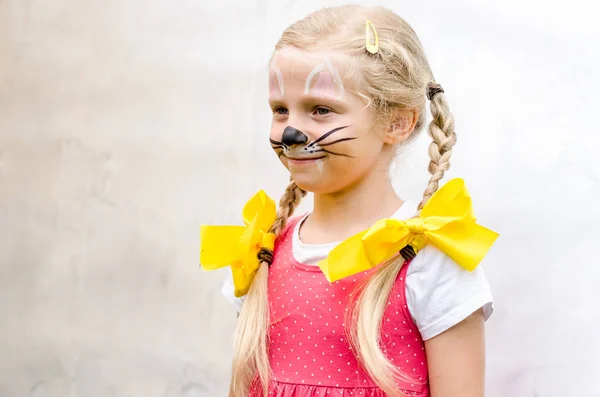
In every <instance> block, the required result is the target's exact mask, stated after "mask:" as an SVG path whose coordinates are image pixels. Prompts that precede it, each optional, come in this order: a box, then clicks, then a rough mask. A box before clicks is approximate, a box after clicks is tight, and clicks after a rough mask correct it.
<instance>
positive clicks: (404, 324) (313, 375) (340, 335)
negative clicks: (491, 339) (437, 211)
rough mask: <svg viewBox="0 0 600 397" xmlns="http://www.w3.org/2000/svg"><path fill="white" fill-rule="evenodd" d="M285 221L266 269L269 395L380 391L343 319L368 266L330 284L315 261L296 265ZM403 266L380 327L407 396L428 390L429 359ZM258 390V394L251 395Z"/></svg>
mask: <svg viewBox="0 0 600 397" xmlns="http://www.w3.org/2000/svg"><path fill="white" fill-rule="evenodd" d="M299 219H300V218H293V219H291V220H290V221H289V222H288V225H287V226H286V228H285V230H284V231H283V232H282V234H281V235H280V237H279V238H278V241H277V243H276V246H275V250H274V259H273V263H272V265H271V267H270V270H269V286H268V294H269V303H270V315H271V325H270V330H269V337H270V341H269V358H270V364H271V368H272V371H273V378H274V379H272V383H271V385H270V387H271V389H270V396H273V397H321V396H323V397H350V396H352V397H354V396H365V397H384V396H385V393H384V392H383V391H382V390H381V389H380V388H378V387H377V386H376V385H375V383H374V382H373V381H372V380H371V379H370V377H369V375H368V374H367V373H366V371H365V370H364V369H363V368H362V367H361V365H360V364H359V362H358V360H357V359H356V357H355V355H354V353H353V352H352V348H351V346H350V344H349V342H348V340H347V338H346V335H345V328H344V320H345V315H346V313H347V311H348V310H349V309H348V303H349V294H350V292H351V291H352V290H353V289H354V288H355V286H357V285H358V284H359V283H360V282H361V281H363V279H364V278H365V277H366V276H367V275H368V272H364V273H361V274H358V275H356V276H352V277H348V278H346V279H343V280H339V281H337V282H334V283H332V284H330V283H329V282H328V281H327V280H326V279H325V276H324V275H323V273H322V272H321V270H320V269H319V268H318V267H317V266H312V265H305V264H302V263H298V262H297V261H296V260H295V259H294V257H293V255H292V233H293V231H294V226H295V225H296V223H297V222H298V221H299ZM407 268H408V264H407V265H405V266H403V268H402V270H401V271H400V274H399V276H398V278H397V280H396V284H395V286H394V289H393V291H392V294H391V295H390V301H389V302H388V307H387V309H386V311H385V313H384V317H383V325H382V345H383V348H384V351H385V352H386V354H387V356H388V358H389V359H390V360H391V361H392V362H393V363H394V364H396V365H397V366H398V368H399V369H400V370H401V371H402V373H403V374H405V375H408V376H410V378H411V379H414V381H411V382H406V381H401V380H398V381H397V384H398V386H399V388H400V389H401V390H402V391H404V393H405V395H407V396H419V397H425V396H429V386H428V382H427V360H426V355H425V348H424V344H423V340H422V339H421V335H420V334H419V331H418V329H417V327H416V325H415V324H414V323H413V320H412V318H411V315H410V313H409V311H408V307H407V305H406V295H405V283H404V280H405V277H406V271H407ZM251 395H252V396H259V395H260V393H256V392H254V393H251Z"/></svg>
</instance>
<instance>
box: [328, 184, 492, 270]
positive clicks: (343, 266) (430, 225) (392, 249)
mask: <svg viewBox="0 0 600 397" xmlns="http://www.w3.org/2000/svg"><path fill="white" fill-rule="evenodd" d="M497 237H498V234H496V233H495V232H493V231H491V230H489V229H486V228H485V227H483V226H480V225H478V224H476V223H475V217H474V216H473V211H472V208H471V197H470V196H469V192H468V191H467V188H466V187H465V184H464V181H463V180H462V179H453V180H451V181H449V182H448V183H446V184H445V185H444V186H442V188H441V189H439V190H438V191H437V192H436V193H435V194H434V195H433V196H431V198H430V199H429V201H428V202H427V204H425V206H424V207H423V210H422V211H421V214H420V215H419V216H418V217H416V218H413V219H408V220H405V221H400V220H396V219H381V220H379V221H377V222H376V223H375V224H374V225H373V226H372V227H371V228H369V229H367V230H364V231H362V232H360V233H358V234H355V235H354V236H352V237H350V238H348V239H347V240H344V241H343V242H342V243H340V244H338V245H337V246H336V247H335V248H334V249H333V250H332V251H331V252H330V254H329V256H328V257H327V258H326V259H324V260H322V261H321V262H319V267H320V268H321V270H322V271H323V273H324V274H325V277H326V278H327V280H329V281H330V282H333V281H337V280H340V279H342V278H345V277H348V276H352V275H354V274H357V273H360V272H362V271H365V270H368V269H371V268H373V267H375V266H377V265H378V264H380V263H382V262H384V261H386V260H388V259H390V258H392V257H393V256H395V255H398V252H399V251H400V250H401V249H402V248H404V247H405V246H407V245H409V244H410V245H411V246H412V247H413V248H414V250H415V252H417V251H418V250H420V249H421V248H423V246H424V245H425V243H426V242H427V241H429V242H431V243H432V244H433V245H435V246H436V247H437V248H439V249H440V250H441V251H443V252H445V253H446V254H447V255H448V256H449V257H451V258H452V259H453V260H454V261H455V262H457V263H458V264H459V265H460V266H461V267H463V268H464V269H466V270H468V271H472V270H474V269H475V268H476V267H477V265H479V262H481V260H482V259H483V257H484V256H485V254H486V253H487V252H488V250H489V249H490V247H491V246H492V244H493V243H494V241H495V240H496V238H497Z"/></svg>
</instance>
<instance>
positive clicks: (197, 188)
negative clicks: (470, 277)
mask: <svg viewBox="0 0 600 397" xmlns="http://www.w3.org/2000/svg"><path fill="white" fill-rule="evenodd" d="M337 3H338V2H335V1H332V0H328V1H316V0H311V1H302V2H296V1H287V2H286V1H275V0H255V1H251V0H227V1H225V0H218V1H213V2H209V1H201V0H196V1H193V0H182V1H177V2H173V1H166V0H120V1H117V0H103V1H91V0H78V1H76V0H48V1H40V0H4V1H0V352H1V354H0V397H21V396H23V397H106V396H118V397H205V396H211V397H214V396H224V395H226V390H227V380H228V373H229V356H230V354H231V339H232V338H231V336H232V332H233V327H234V323H235V312H234V310H233V308H231V307H230V305H229V304H228V303H227V302H226V301H225V300H224V299H223V298H222V297H221V296H220V294H219V288H220V284H221V282H222V281H223V279H224V278H225V276H226V273H225V271H219V272H212V273H205V272H202V271H201V270H200V269H199V268H198V227H199V225H200V224H201V223H209V224H210V223H214V224H216V223H237V222H239V219H240V214H239V212H240V209H241V206H242V205H243V203H244V202H245V201H246V199H247V198H248V197H250V195H251V194H253V193H254V192H255V191H256V190H257V189H259V188H264V189H266V190H267V192H268V193H269V194H270V195H272V196H278V195H279V194H280V193H281V191H282V190H283V187H284V186H285V181H286V173H285V172H284V170H283V169H282V167H281V166H279V165H278V163H277V160H276V158H275V156H274V155H273V154H272V153H271V152H270V148H269V147H268V145H267V144H266V134H267V131H268V123H269V111H268V108H267V105H266V86H267V75H266V68H265V67H266V62H267V59H268V57H269V55H270V51H271V48H272V45H273V44H274V43H275V41H276V39H277V37H278V34H280V32H281V31H282V29H283V28H284V27H285V26H286V25H287V24H288V23H290V22H292V21H293V20H295V19H298V18H300V17H302V16H303V15H304V14H306V13H307V12H308V11H310V10H313V9H315V8H317V7H318V6H320V5H329V4H337ZM380 3H381V4H386V5H390V6H392V7H393V8H394V9H395V10H396V11H398V12H399V13H400V14H401V15H403V16H404V17H405V18H407V19H408V20H409V21H410V22H411V24H412V25H413V26H414V27H415V29H416V30H417V31H418V32H419V35H420V37H421V39H422V41H423V43H424V45H425V47H426V49H427V52H428V54H429V57H430V61H431V63H432V65H433V67H434V71H435V73H436V77H437V80H438V81H440V82H441V83H442V84H443V85H444V87H445V88H446V92H447V94H448V96H449V100H450V103H451V106H452V109H453V111H454V113H455V116H456V119H457V129H458V134H459V143H458V145H457V147H456V150H455V154H454V161H453V168H452V172H451V173H450V175H449V176H461V177H464V178H465V179H466V180H467V182H468V185H469V187H470V190H471V192H472V195H473V196H474V199H475V205H476V212H477V215H478V217H479V219H480V220H481V221H482V223H484V224H486V225H489V226H490V227H492V228H493V229H495V230H497V231H499V232H500V233H501V238H500V240H499V241H498V243H497V245H496V246H495V248H494V249H493V251H492V252H491V254H490V255H489V257H488V258H487V260H486V263H485V267H486V269H487V274H488V276H489V278H490V282H491V283H492V286H493V288H494V291H495V296H496V299H497V305H496V307H497V309H496V313H495V315H494V316H493V317H492V319H491V320H490V322H489V323H488V345H489V349H488V350H489V359H488V363H489V364H488V390H489V392H488V396H490V397H500V396H502V397H506V396H510V397H513V396H514V397H521V396H523V397H526V396H540V397H559V396H567V395H568V396H576V395H577V396H579V395H581V396H598V395H600V380H598V377H597V375H598V373H600V359H599V358H598V357H599V356H600V342H599V339H598V337H597V335H598V327H599V326H600V313H599V310H598V305H597V303H596V302H597V300H598V292H597V287H596V285H597V284H598V282H599V281H600V279H599V278H600V270H598V269H599V266H598V265H599V264H600V260H599V259H598V254H597V244H598V237H600V235H599V234H600V233H599V227H598V223H599V221H600V206H599V205H598V204H597V203H598V200H597V197H598V194H600V161H599V160H598V156H597V155H595V152H597V147H598V144H600V138H598V136H599V134H598V133H599V132H600V131H599V129H598V125H597V124H598V123H597V121H596V118H597V117H596V114H597V110H596V104H597V98H598V89H599V82H600V79H599V78H598V74H597V71H598V70H600V61H599V58H598V55H597V51H596V49H595V48H596V47H595V46H596V44H597V42H598V39H599V38H600V34H599V33H598V31H597V29H596V28H595V26H596V25H597V24H595V23H594V15H595V14H594V13H593V12H591V11H588V10H585V9H583V8H582V7H583V4H584V2H583V1H574V2H570V3H569V4H568V5H566V4H564V5H552V4H549V3H548V2H544V3H541V2H532V1H516V0H509V1H503V2H501V3H497V4H496V3H494V4H490V5H484V4H481V2H476V1H474V0H460V1H455V2H451V3H452V4H453V6H452V7H450V6H449V5H448V2H445V1H441V0H436V1H433V2H398V1H394V2H392V1H388V2H380ZM592 49H594V51H592ZM427 144H428V138H427V136H426V135H423V139H420V140H419V141H417V142H416V143H415V145H414V147H412V148H410V149H409V150H407V151H405V152H404V153H402V154H401V156H400V157H399V159H398V164H397V170H396V178H395V182H396V185H397V188H398V190H399V191H400V192H401V194H402V195H404V196H406V197H410V198H416V197H418V196H419V194H420V191H421V189H422V188H423V187H424V186H425V183H426V177H427V175H426V163H427V157H426V146H427ZM593 154H594V155H593ZM309 206H310V201H309V200H307V201H306V203H305V204H304V205H303V208H304V209H306V208H309Z"/></svg>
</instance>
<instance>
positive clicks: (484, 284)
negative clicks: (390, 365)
mask: <svg viewBox="0 0 600 397" xmlns="http://www.w3.org/2000/svg"><path fill="white" fill-rule="evenodd" d="M406 301H407V305H408V309H409V311H410V313H411V315H412V317H413V320H414V321H415V324H416V325H417V327H418V328H419V331H420V333H421V337H422V338H423V340H428V339H431V338H433V337H434V336H437V335H439V334H441V333H442V332H444V331H446V330H448V329H450V328H452V327H453V326H455V325H456V324H458V323H460V322H461V321H462V320H464V319H465V318H467V317H468V316H469V315H471V314H472V313H473V312H475V311H477V310H478V309H480V308H483V315H484V318H485V320H487V319H488V318H489V317H490V316H491V314H492V311H493V298H492V292H491V290H490V286H489V284H488V281H487V279H486V277H485V274H484V273H483V269H482V268H481V266H479V267H477V268H476V269H475V270H474V271H472V272H468V271H466V270H464V269H463V268H462V267H460V266H459V265H458V264H457V263H456V262H454V260H453V259H451V258H450V257H449V256H447V255H446V254H444V253H443V252H442V251H440V250H439V249H438V248H437V247H435V246H433V245H431V244H428V245H426V246H425V247H423V249H421V251H419V253H418V254H417V256H416V257H415V258H414V259H413V260H412V262H411V263H410V265H409V267H408V270H407V274H406Z"/></svg>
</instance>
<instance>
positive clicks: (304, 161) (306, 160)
mask: <svg viewBox="0 0 600 397" xmlns="http://www.w3.org/2000/svg"><path fill="white" fill-rule="evenodd" d="M284 156H285V155H284ZM285 157H287V159H288V160H289V162H290V163H292V164H298V165H302V164H312V163H315V162H316V161H317V160H320V159H322V158H324V157H325V156H319V157H288V156H285Z"/></svg>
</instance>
